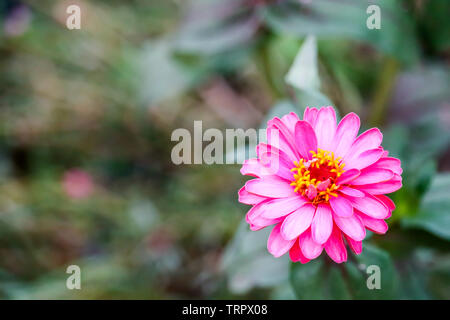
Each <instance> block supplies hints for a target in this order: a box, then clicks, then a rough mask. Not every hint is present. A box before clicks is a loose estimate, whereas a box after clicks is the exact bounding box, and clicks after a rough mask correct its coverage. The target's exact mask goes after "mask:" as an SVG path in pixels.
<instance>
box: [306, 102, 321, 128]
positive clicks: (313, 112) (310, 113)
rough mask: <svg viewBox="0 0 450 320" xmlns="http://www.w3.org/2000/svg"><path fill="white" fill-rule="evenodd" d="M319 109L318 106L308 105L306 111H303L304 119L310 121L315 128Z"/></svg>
mask: <svg viewBox="0 0 450 320" xmlns="http://www.w3.org/2000/svg"><path fill="white" fill-rule="evenodd" d="M318 112H319V110H317V109H316V108H310V107H306V109H305V112H304V113H303V120H305V121H308V122H309V124H310V125H311V126H312V127H313V128H314V126H315V125H316V119H317V113H318Z"/></svg>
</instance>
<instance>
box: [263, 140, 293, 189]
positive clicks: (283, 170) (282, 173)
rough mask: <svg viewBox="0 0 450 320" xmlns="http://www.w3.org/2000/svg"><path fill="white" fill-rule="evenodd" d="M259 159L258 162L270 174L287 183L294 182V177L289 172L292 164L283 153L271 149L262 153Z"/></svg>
mask: <svg viewBox="0 0 450 320" xmlns="http://www.w3.org/2000/svg"><path fill="white" fill-rule="evenodd" d="M259 158H260V159H259V162H260V163H261V164H262V165H263V166H264V167H266V168H267V169H268V170H269V171H270V172H272V174H275V175H277V176H279V177H281V178H283V179H286V180H288V181H292V180H294V175H293V173H292V171H291V168H293V167H294V164H293V163H292V162H291V161H290V160H289V158H288V156H287V155H286V154H285V153H284V152H283V151H281V150H278V149H275V148H272V150H268V151H266V152H264V151H263V153H262V154H261V155H260V156H259Z"/></svg>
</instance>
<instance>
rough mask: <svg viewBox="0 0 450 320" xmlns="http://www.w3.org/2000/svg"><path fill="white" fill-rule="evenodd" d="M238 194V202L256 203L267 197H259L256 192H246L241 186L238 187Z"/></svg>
mask: <svg viewBox="0 0 450 320" xmlns="http://www.w3.org/2000/svg"><path fill="white" fill-rule="evenodd" d="M238 196H239V202H240V203H244V204H250V205H253V204H258V203H260V202H262V201H264V200H266V199H267V198H266V197H261V196H258V195H256V194H253V193H250V192H248V191H247V190H245V187H242V188H241V189H239V192H238Z"/></svg>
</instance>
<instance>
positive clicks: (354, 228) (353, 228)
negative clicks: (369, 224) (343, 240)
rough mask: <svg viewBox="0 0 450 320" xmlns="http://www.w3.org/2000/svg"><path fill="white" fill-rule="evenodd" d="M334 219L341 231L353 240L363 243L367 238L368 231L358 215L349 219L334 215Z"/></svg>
mask: <svg viewBox="0 0 450 320" xmlns="http://www.w3.org/2000/svg"><path fill="white" fill-rule="evenodd" d="M333 219H334V222H335V223H336V225H337V226H338V227H339V229H341V230H342V232H344V233H345V234H346V235H348V236H349V237H350V238H352V239H353V240H356V241H362V240H363V239H364V238H365V237H366V229H365V228H364V225H363V223H362V222H361V219H360V218H359V217H358V216H357V215H356V214H354V215H352V216H351V217H347V218H344V217H339V216H338V215H334V216H333Z"/></svg>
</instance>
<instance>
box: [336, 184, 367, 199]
mask: <svg viewBox="0 0 450 320" xmlns="http://www.w3.org/2000/svg"><path fill="white" fill-rule="evenodd" d="M339 192H341V193H343V194H345V195H347V196H350V197H356V198H362V197H365V194H364V192H361V191H359V190H357V189H353V188H350V187H342V188H340V189H339Z"/></svg>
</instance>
